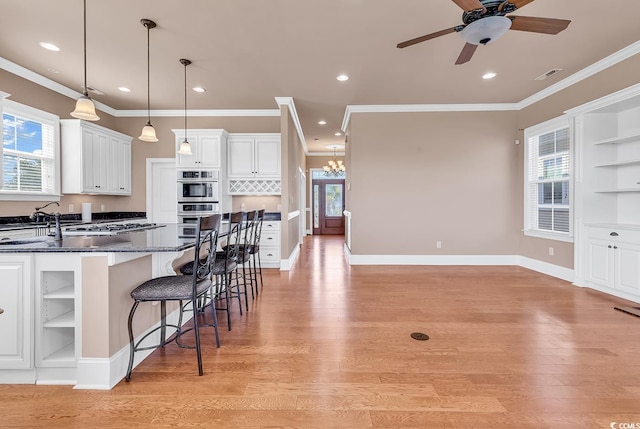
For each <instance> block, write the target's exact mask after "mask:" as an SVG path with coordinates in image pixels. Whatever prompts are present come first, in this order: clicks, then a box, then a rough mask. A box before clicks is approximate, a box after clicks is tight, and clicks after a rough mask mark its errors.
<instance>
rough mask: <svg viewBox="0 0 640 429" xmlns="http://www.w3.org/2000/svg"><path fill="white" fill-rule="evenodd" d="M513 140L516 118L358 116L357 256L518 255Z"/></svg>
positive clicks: (353, 168) (354, 161)
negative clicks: (439, 247)
mask: <svg viewBox="0 0 640 429" xmlns="http://www.w3.org/2000/svg"><path fill="white" fill-rule="evenodd" d="M516 136H517V129H516V113H515V112H452V113H442V112H438V113H357V114H353V115H352V116H351V123H350V128H349V143H348V144H347V147H348V149H347V156H348V158H349V164H347V166H348V179H347V182H348V183H350V184H351V190H347V195H348V199H347V210H349V211H351V213H352V249H351V252H352V254H354V255H385V254H396V255H431V254H442V255H513V254H516V253H517V250H518V249H517V247H518V231H519V229H520V228H521V220H520V219H519V217H518V216H516V213H518V210H519V208H518V204H519V195H520V193H521V189H522V185H521V182H519V181H518V180H517V178H518V172H519V169H518V165H519V164H520V163H521V159H520V157H519V156H520V154H519V152H518V147H517V146H516V145H515V144H514V141H515V138H516ZM436 241H441V242H442V248H441V249H437V248H436Z"/></svg>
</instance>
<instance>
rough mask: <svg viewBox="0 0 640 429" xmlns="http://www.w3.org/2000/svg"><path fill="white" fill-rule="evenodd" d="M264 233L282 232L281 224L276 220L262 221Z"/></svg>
mask: <svg viewBox="0 0 640 429" xmlns="http://www.w3.org/2000/svg"><path fill="white" fill-rule="evenodd" d="M262 231H263V232H264V231H280V222H279V221H274V220H265V221H262Z"/></svg>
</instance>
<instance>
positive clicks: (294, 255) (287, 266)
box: [280, 244, 300, 271]
mask: <svg viewBox="0 0 640 429" xmlns="http://www.w3.org/2000/svg"><path fill="white" fill-rule="evenodd" d="M298 256H300V245H299V244H298V245H297V246H296V247H295V248H294V249H293V251H292V252H291V254H290V255H289V259H282V260H280V270H281V271H290V270H291V267H293V264H295V263H296V261H297V260H298Z"/></svg>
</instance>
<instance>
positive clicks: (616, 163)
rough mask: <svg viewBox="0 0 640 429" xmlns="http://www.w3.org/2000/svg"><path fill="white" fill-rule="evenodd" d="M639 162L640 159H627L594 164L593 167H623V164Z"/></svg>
mask: <svg viewBox="0 0 640 429" xmlns="http://www.w3.org/2000/svg"><path fill="white" fill-rule="evenodd" d="M636 164H640V159H627V160H623V161H614V162H608V163H605V164H598V165H594V167H624V166H625V165H636Z"/></svg>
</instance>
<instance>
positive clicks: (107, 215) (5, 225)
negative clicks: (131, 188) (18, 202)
mask: <svg viewBox="0 0 640 429" xmlns="http://www.w3.org/2000/svg"><path fill="white" fill-rule="evenodd" d="M91 216H92V219H91V222H90V223H106V222H121V221H125V220H141V219H145V218H146V216H147V214H146V213H145V212H104V213H92V215H91ZM60 222H61V223H62V225H63V226H70V225H79V224H82V223H89V222H83V221H82V215H81V214H78V213H70V214H63V215H61V216H60ZM51 225H53V221H52V222H51ZM47 226H48V223H47V222H46V221H40V222H34V221H32V220H31V219H30V218H29V216H9V217H1V218H0V231H12V230H21V229H34V228H46V227H47Z"/></svg>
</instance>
